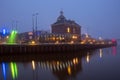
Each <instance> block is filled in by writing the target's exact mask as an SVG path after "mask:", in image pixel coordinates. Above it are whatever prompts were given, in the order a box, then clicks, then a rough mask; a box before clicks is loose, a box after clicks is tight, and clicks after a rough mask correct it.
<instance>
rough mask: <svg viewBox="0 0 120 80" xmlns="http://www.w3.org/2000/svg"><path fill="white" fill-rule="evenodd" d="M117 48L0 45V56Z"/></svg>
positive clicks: (96, 45) (101, 46)
mask: <svg viewBox="0 0 120 80" xmlns="http://www.w3.org/2000/svg"><path fill="white" fill-rule="evenodd" d="M111 46H115V44H39V45H21V44H15V45H0V55H6V54H7V55H12V54H14V55H19V54H44V53H58V52H60V53H64V52H76V51H81V50H91V49H98V48H106V47H111Z"/></svg>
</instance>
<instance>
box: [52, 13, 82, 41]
mask: <svg viewBox="0 0 120 80" xmlns="http://www.w3.org/2000/svg"><path fill="white" fill-rule="evenodd" d="M51 29H52V33H54V34H71V35H74V36H77V38H79V39H80V38H81V26H80V25H79V24H77V23H76V22H75V21H73V20H67V19H66V18H65V16H64V15H63V11H60V16H59V17H58V18H57V21H56V22H55V23H53V24H52V25H51Z"/></svg>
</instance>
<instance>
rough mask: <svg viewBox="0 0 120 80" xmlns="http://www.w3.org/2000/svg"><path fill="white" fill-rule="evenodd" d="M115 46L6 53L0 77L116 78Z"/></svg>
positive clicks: (55, 79)
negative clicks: (32, 52)
mask: <svg viewBox="0 0 120 80" xmlns="http://www.w3.org/2000/svg"><path fill="white" fill-rule="evenodd" d="M118 49H119V46H118V47H111V48H106V49H98V50H94V51H84V52H83V51H81V52H79V53H66V54H65V53H61V54H52V53H51V54H44V55H37V56H34V55H27V56H9V59H10V60H9V59H6V57H5V56H3V57H1V59H0V60H1V64H0V74H1V75H0V80H107V79H109V80H120V77H119V76H117V75H118V74H120V69H119V68H120V64H119V61H120V55H119V54H118V53H119V52H120V51H117V50H118ZM118 78H119V79H118Z"/></svg>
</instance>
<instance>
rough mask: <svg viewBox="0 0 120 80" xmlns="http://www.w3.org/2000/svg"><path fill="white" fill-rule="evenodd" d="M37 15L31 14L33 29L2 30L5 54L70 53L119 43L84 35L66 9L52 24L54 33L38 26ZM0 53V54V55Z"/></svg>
mask: <svg viewBox="0 0 120 80" xmlns="http://www.w3.org/2000/svg"><path fill="white" fill-rule="evenodd" d="M37 16H38V14H37V13H36V14H35V15H33V16H32V22H33V26H32V29H33V30H32V31H30V32H23V33H18V32H17V31H16V30H12V31H11V32H7V30H6V29H3V30H2V32H1V33H0V53H1V54H2V55H3V53H4V54H14V53H18V54H19V53H20V54H22V53H23V54H28V53H36V54H37V53H39V54H40V53H50V52H71V51H73V52H74V51H79V50H90V49H98V48H104V47H111V46H115V45H117V41H116V40H115V39H111V40H110V39H107V40H104V39H102V38H101V37H100V38H99V39H95V38H92V37H91V36H90V35H88V34H81V26H80V25H79V24H77V23H76V22H75V21H73V20H67V19H66V18H65V17H64V15H63V11H61V12H60V16H59V17H58V18H57V21H56V22H55V23H53V24H52V25H51V32H48V31H40V30H38V29H37V23H38V21H37ZM1 54H0V55H1Z"/></svg>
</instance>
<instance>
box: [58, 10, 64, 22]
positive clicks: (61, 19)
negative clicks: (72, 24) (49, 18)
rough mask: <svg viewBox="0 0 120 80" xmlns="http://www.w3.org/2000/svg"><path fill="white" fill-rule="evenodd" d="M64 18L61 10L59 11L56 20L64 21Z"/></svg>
mask: <svg viewBox="0 0 120 80" xmlns="http://www.w3.org/2000/svg"><path fill="white" fill-rule="evenodd" d="M65 20H66V18H65V17H64V15H63V11H60V16H59V17H58V18H57V21H65Z"/></svg>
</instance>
